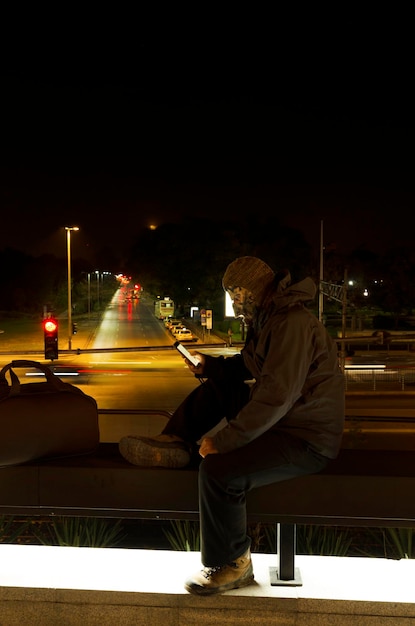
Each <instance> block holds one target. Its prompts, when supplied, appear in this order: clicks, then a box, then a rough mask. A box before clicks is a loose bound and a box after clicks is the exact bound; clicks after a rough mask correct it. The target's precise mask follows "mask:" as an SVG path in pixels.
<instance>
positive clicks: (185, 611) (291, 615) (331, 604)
mask: <svg viewBox="0 0 415 626" xmlns="http://www.w3.org/2000/svg"><path fill="white" fill-rule="evenodd" d="M253 563H254V571H255V583H254V584H253V585H251V586H249V587H245V588H244V589H239V590H235V591H229V592H227V593H225V594H223V595H219V596H212V597H206V598H199V597H197V596H192V595H190V594H188V593H187V592H186V591H185V590H184V588H183V583H184V580H185V579H186V578H187V577H188V576H189V575H190V574H192V573H193V571H197V570H198V569H200V567H201V565H200V554H199V553H197V552H173V551H163V550H135V549H130V550H129V549H117V548H70V547H68V548H64V547H55V546H20V545H8V544H2V545H0V623H1V626H14V625H16V626H20V625H21V624H22V623H23V624H25V625H27V626H32V625H33V626H44V625H45V626H48V625H51V626H52V625H53V626H57V625H58V624H59V626H60V625H77V626H78V625H79V624H82V626H88V625H97V626H98V625H99V626H106V625H111V626H113V624H117V626H123V625H125V624H128V625H129V624H131V625H132V624H134V625H135V626H141V625H143V626H149V625H151V624H163V626H179V625H180V626H192V625H193V624H194V625H196V624H197V626H203V625H209V626H211V625H213V624H214V625H215V626H217V624H218V623H220V624H221V625H222V624H223V625H224V626H227V625H229V626H231V625H232V626H235V625H237V626H240V625H241V626H242V625H243V626H244V625H249V626H252V625H258V626H274V625H275V626H294V625H295V626H297V625H299V626H326V625H327V626H366V625H368V626H384V625H389V624H390V625H391V626H392V625H393V626H401V625H402V626H403V625H404V624H405V625H407V624H409V623H412V622H413V620H415V587H414V582H413V581H414V580H415V560H403V561H392V560H387V559H374V558H373V559H367V558H352V557H349V558H347V557H345V558H339V557H314V556H301V555H300V556H298V557H297V565H298V567H299V568H300V571H301V578H302V582H303V584H302V586H300V587H287V586H282V587H279V586H277V587H272V586H271V585H270V582H269V581H270V577H269V572H270V568H274V567H275V566H276V563H277V558H276V556H275V555H269V554H254V555H253Z"/></svg>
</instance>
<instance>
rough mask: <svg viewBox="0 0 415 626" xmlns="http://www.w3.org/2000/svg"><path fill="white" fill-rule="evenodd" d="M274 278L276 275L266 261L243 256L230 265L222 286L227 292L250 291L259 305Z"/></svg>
mask: <svg viewBox="0 0 415 626" xmlns="http://www.w3.org/2000/svg"><path fill="white" fill-rule="evenodd" d="M274 277H275V273H274V272H273V270H272V269H271V268H270V266H269V265H267V264H266V263H265V261H261V259H258V258H257V257H254V256H242V257H239V259H235V261H232V263H230V265H228V267H227V268H226V271H225V274H224V275H223V279H222V285H223V288H224V289H225V291H226V290H227V289H233V288H235V287H241V288H244V289H248V291H251V292H252V293H253V295H254V298H255V300H256V302H257V303H259V302H260V301H261V299H262V295H263V293H264V290H265V289H266V287H268V285H269V284H270V283H271V282H272V281H273V279H274Z"/></svg>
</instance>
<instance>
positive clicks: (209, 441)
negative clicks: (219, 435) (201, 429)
mask: <svg viewBox="0 0 415 626" xmlns="http://www.w3.org/2000/svg"><path fill="white" fill-rule="evenodd" d="M199 454H200V456H201V457H203V458H205V456H207V455H208V454H219V450H216V448H215V446H214V443H213V437H204V438H203V439H202V443H201V446H200V448H199Z"/></svg>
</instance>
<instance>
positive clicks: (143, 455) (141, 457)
mask: <svg viewBox="0 0 415 626" xmlns="http://www.w3.org/2000/svg"><path fill="white" fill-rule="evenodd" d="M118 448H119V451H120V453H121V455H122V456H123V457H124V458H125V459H126V460H127V461H128V462H129V463H132V464H133V465H140V466H142V467H168V468H172V469H175V468H180V467H185V466H186V465H188V464H189V462H190V454H189V452H188V451H187V449H186V448H185V447H184V446H181V445H180V444H177V443H167V442H157V445H155V444H154V441H153V440H151V439H148V440H146V439H145V438H136V437H123V438H122V439H121V440H120V442H119V444H118Z"/></svg>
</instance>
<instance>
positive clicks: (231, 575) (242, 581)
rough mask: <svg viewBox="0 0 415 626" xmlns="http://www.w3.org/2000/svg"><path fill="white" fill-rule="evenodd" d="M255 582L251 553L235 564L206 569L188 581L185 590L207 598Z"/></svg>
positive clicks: (244, 555)
mask: <svg viewBox="0 0 415 626" xmlns="http://www.w3.org/2000/svg"><path fill="white" fill-rule="evenodd" d="M253 580H254V572H253V569H252V561H251V552H250V550H249V549H248V550H247V551H246V552H245V554H243V555H242V556H240V557H239V558H238V559H236V560H235V561H234V562H233V563H228V564H227V565H219V566H217V567H205V568H204V569H202V571H201V572H198V573H197V574H195V575H194V576H192V578H189V580H187V581H186V583H185V585H184V588H185V589H186V591H189V592H190V593H194V594H197V595H201V596H206V595H209V594H213V593H222V592H223V591H228V589H238V588H239V587H245V586H246V585H249V584H251V582H252V581H253Z"/></svg>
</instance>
